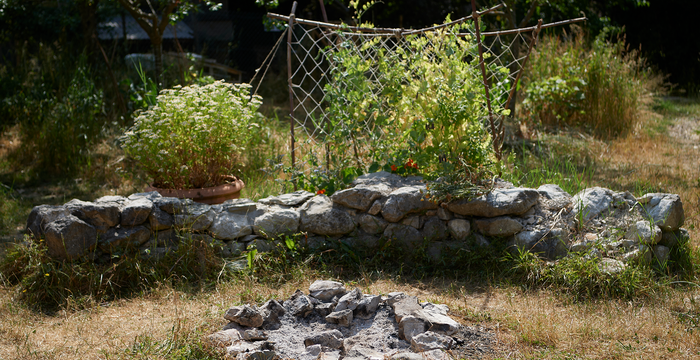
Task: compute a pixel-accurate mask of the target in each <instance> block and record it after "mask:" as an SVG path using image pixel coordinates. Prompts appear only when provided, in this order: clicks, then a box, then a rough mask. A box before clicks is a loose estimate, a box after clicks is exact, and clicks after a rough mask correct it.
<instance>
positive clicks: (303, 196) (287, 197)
mask: <svg viewBox="0 0 700 360" xmlns="http://www.w3.org/2000/svg"><path fill="white" fill-rule="evenodd" d="M312 197H314V194H313V193H311V192H308V191H306V190H299V191H295V192H293V193H289V194H283V195H280V196H269V197H266V198H264V199H260V200H258V202H259V203H261V204H265V205H283V206H299V205H301V204H304V203H305V202H306V201H307V200H309V199H311V198H312Z"/></svg>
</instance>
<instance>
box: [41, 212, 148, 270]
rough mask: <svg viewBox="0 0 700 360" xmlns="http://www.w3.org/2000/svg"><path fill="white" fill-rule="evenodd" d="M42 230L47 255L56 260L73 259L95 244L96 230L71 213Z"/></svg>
mask: <svg viewBox="0 0 700 360" xmlns="http://www.w3.org/2000/svg"><path fill="white" fill-rule="evenodd" d="M44 231H45V233H44V235H45V237H46V245H47V246H48V248H49V251H48V252H49V256H51V257H52V258H54V259H57V260H75V259H77V258H79V257H81V256H83V255H86V254H87V253H88V252H89V251H91V250H92V249H94V248H95V245H97V230H95V228H94V227H93V226H92V225H90V224H88V223H86V222H84V221H82V220H80V219H78V218H77V217H75V216H73V215H65V216H62V217H60V218H59V219H57V220H55V221H52V222H50V223H48V224H47V225H46V226H45V228H44ZM146 240H148V239H146Z"/></svg>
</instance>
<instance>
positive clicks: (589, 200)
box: [571, 187, 614, 222]
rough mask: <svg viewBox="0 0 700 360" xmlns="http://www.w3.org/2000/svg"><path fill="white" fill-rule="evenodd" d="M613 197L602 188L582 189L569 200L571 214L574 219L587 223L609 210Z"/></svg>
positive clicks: (611, 193) (609, 191)
mask: <svg viewBox="0 0 700 360" xmlns="http://www.w3.org/2000/svg"><path fill="white" fill-rule="evenodd" d="M613 195H614V194H613V192H612V191H611V190H609V189H605V188H602V187H593V188H588V189H583V190H581V191H580V192H579V193H578V194H576V195H574V197H573V198H572V199H571V202H572V204H573V210H572V213H573V215H574V217H575V218H577V219H579V220H581V221H583V222H587V221H589V220H590V219H593V218H595V217H597V216H598V215H600V214H601V213H603V212H604V211H607V210H608V209H610V206H611V205H612V203H613Z"/></svg>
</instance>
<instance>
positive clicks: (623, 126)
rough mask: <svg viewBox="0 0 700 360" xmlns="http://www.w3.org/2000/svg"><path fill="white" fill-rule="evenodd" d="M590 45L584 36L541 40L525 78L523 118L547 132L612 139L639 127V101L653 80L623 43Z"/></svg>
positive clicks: (598, 41) (602, 37)
mask: <svg viewBox="0 0 700 360" xmlns="http://www.w3.org/2000/svg"><path fill="white" fill-rule="evenodd" d="M605 36H606V33H605V32H603V33H601V35H599V36H598V38H596V39H595V41H593V43H592V44H590V45H589V44H587V43H586V41H585V39H584V36H583V35H582V34H581V33H578V34H576V35H575V36H573V37H572V38H570V39H568V40H564V39H562V38H561V37H555V36H543V37H542V38H541V39H540V41H539V44H538V45H537V47H536V49H535V50H533V53H532V56H531V59H530V62H529V66H528V68H527V70H526V72H525V76H524V84H525V87H524V88H525V92H524V100H523V108H524V112H525V115H527V116H530V117H531V118H532V119H533V120H535V121H537V122H540V123H541V124H543V125H545V126H547V127H558V126H561V125H568V126H574V127H579V128H583V129H585V130H587V131H589V132H590V133H592V134H595V135H597V136H600V137H604V138H609V137H615V136H619V135H623V134H625V133H627V132H629V131H630V130H631V129H633V128H634V126H635V124H636V123H637V107H638V105H639V103H638V102H639V97H640V95H641V94H642V93H643V91H644V88H645V86H646V85H647V84H649V81H648V80H649V78H650V74H649V73H648V72H646V71H645V70H644V60H643V59H642V58H640V57H639V55H638V53H637V52H636V51H629V52H628V51H626V50H627V49H626V48H625V45H624V41H623V40H619V41H617V42H610V41H607V40H605Z"/></svg>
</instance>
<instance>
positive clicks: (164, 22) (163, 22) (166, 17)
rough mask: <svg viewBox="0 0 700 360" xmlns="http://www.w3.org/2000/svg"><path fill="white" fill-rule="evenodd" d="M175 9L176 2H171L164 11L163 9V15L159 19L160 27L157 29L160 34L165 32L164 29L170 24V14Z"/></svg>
mask: <svg viewBox="0 0 700 360" xmlns="http://www.w3.org/2000/svg"><path fill="white" fill-rule="evenodd" d="M176 8H177V2H176V1H173V2H171V3H169V4H168V6H167V7H166V8H165V9H163V14H162V15H161V17H160V26H159V28H158V30H160V33H161V34H162V33H163V32H165V28H166V27H167V26H168V24H169V23H170V14H172V13H173V11H175V9H176Z"/></svg>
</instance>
